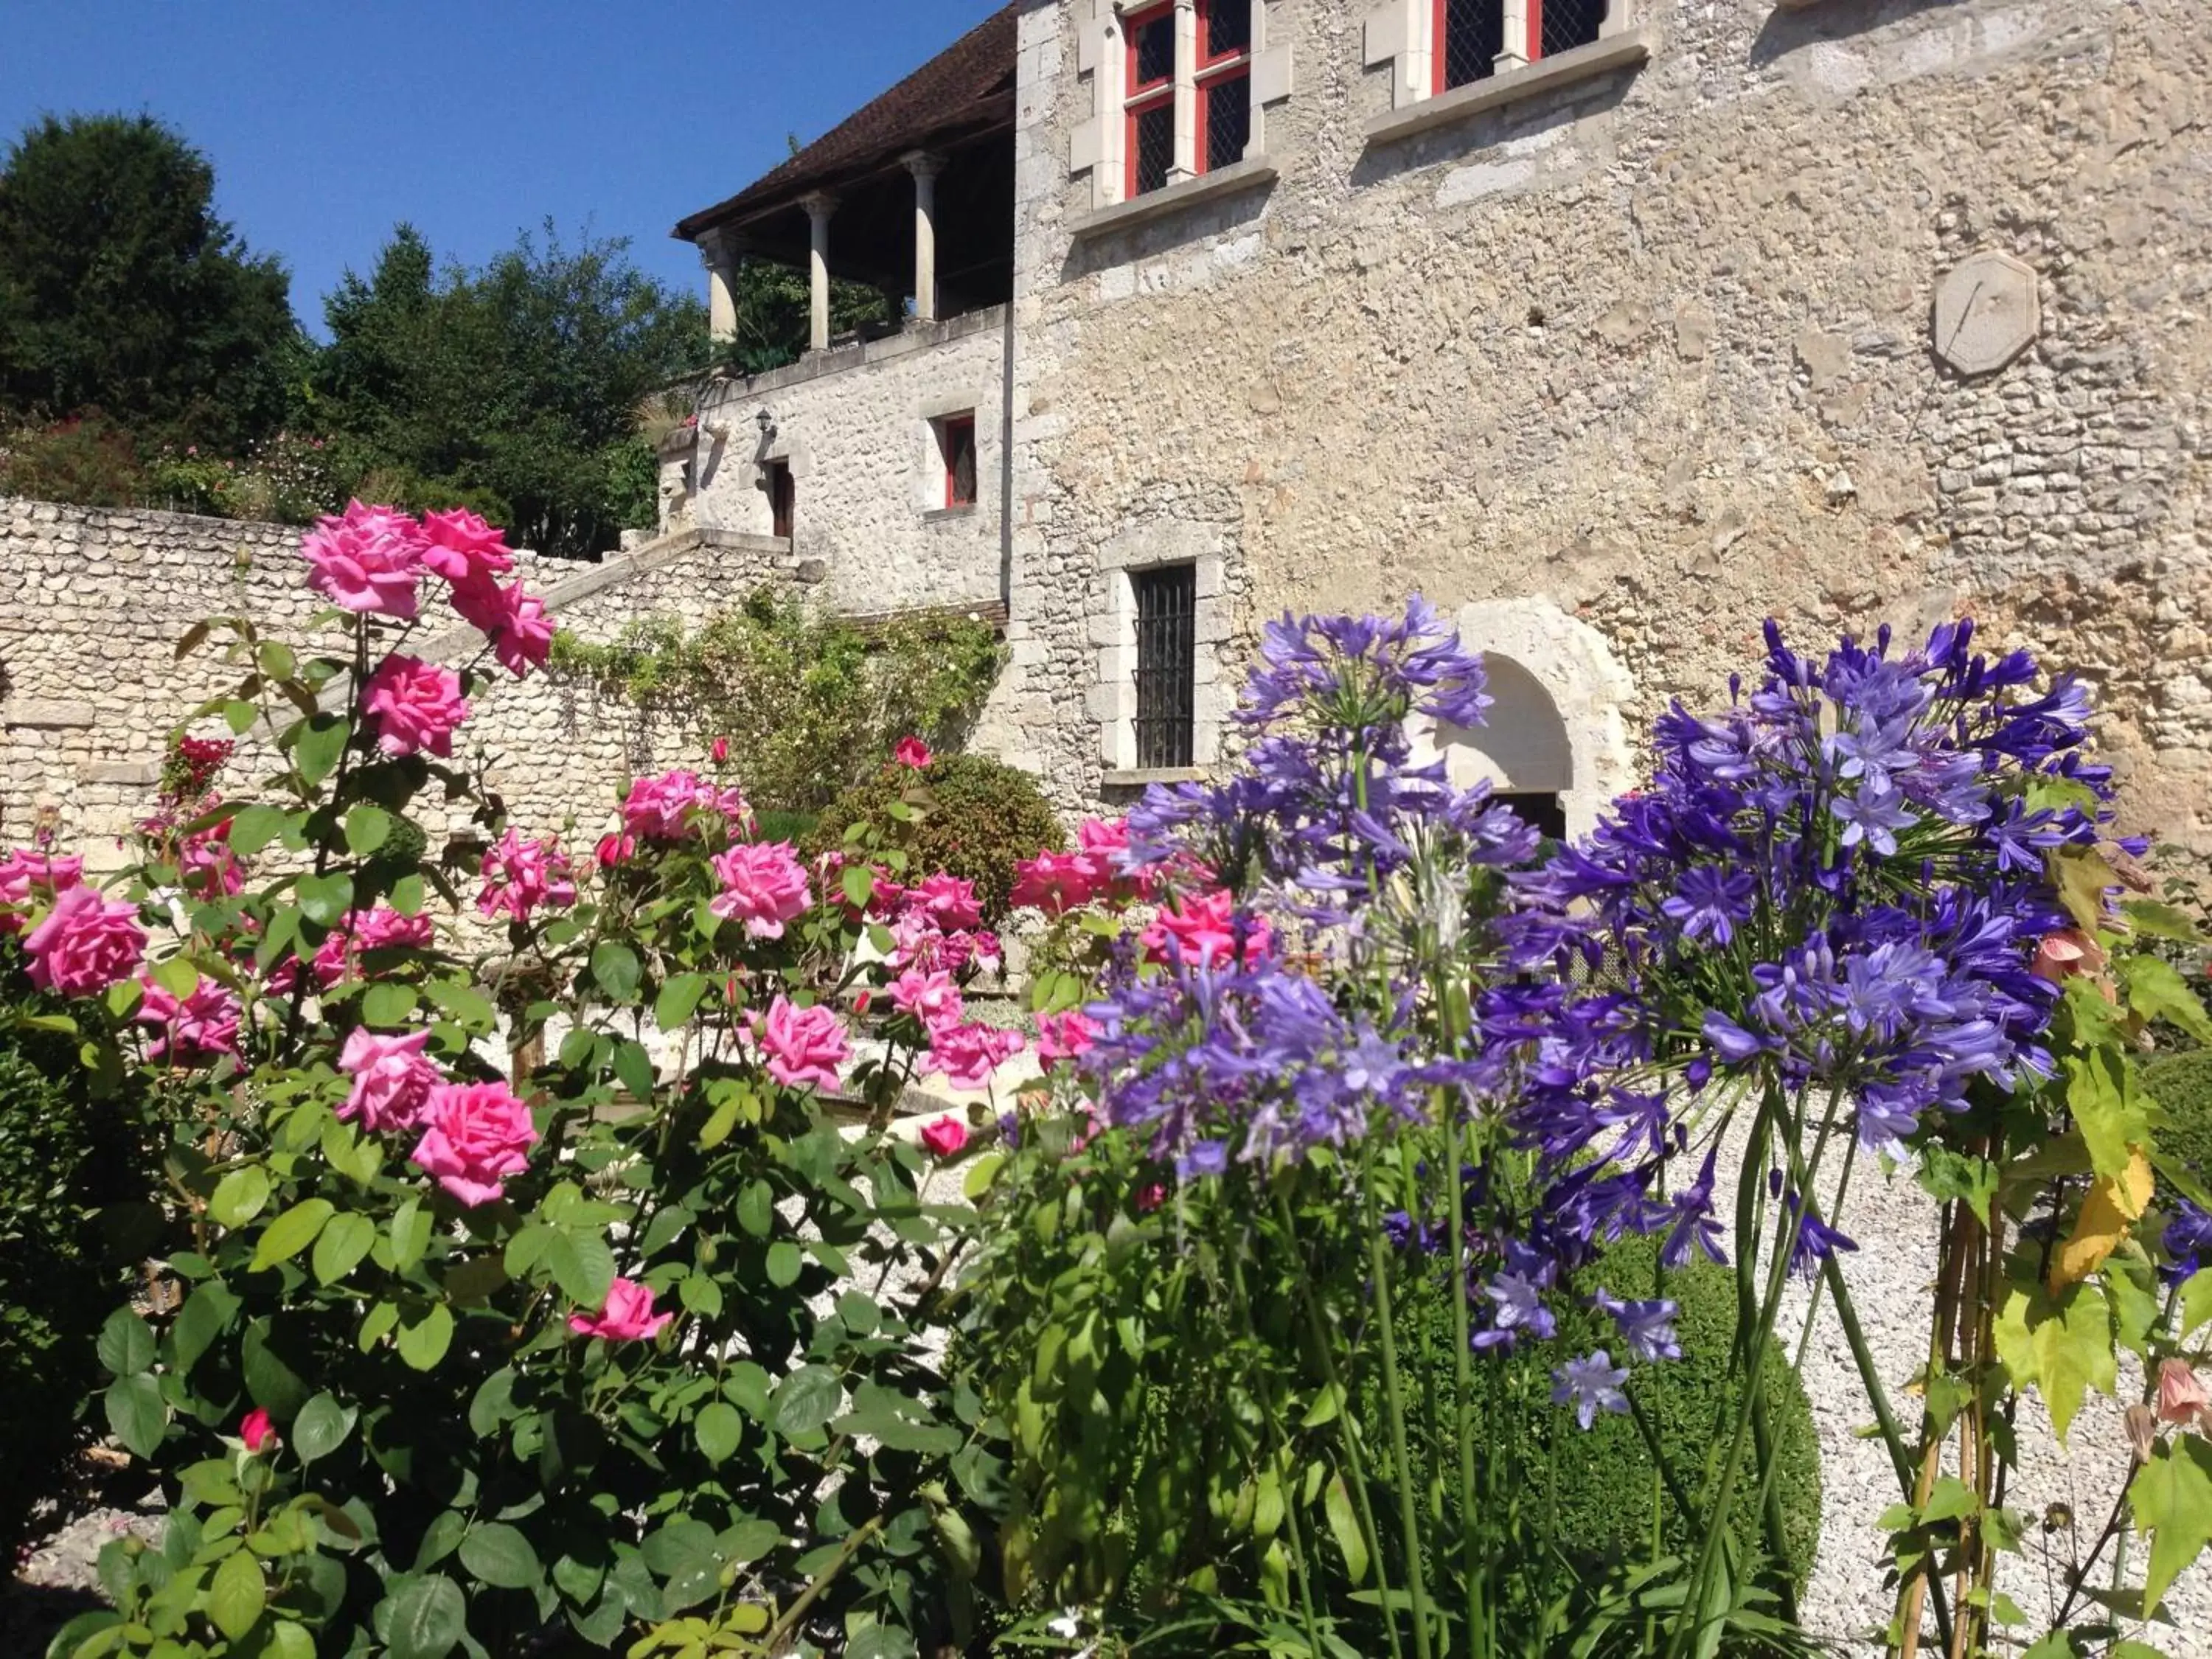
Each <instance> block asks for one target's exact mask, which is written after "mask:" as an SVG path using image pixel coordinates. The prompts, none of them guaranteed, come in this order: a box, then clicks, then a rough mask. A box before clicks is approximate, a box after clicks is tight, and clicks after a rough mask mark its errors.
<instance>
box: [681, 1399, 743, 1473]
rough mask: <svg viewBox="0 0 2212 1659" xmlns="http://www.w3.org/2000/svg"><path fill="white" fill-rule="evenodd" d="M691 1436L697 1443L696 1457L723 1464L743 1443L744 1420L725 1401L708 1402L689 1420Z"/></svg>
mask: <svg viewBox="0 0 2212 1659" xmlns="http://www.w3.org/2000/svg"><path fill="white" fill-rule="evenodd" d="M691 1433H692V1435H693V1437H695V1438H696V1439H697V1441H698V1442H699V1455H701V1456H702V1457H703V1458H705V1459H706V1460H707V1461H708V1462H709V1463H713V1464H716V1465H720V1464H722V1463H726V1462H729V1460H730V1459H731V1458H732V1457H733V1456H734V1455H736V1454H737V1449H738V1447H739V1446H740V1445H742V1444H743V1443H744V1437H745V1419H744V1418H743V1417H741V1416H739V1415H738V1408H737V1407H735V1406H732V1405H730V1404H729V1403H728V1402H727V1401H720V1400H713V1401H708V1403H707V1404H706V1405H705V1406H703V1407H701V1408H700V1411H699V1415H698V1416H696V1417H695V1418H693V1419H691Z"/></svg>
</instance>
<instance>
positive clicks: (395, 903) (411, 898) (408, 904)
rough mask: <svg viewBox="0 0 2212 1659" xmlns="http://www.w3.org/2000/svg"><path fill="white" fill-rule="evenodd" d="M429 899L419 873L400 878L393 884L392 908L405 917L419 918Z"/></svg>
mask: <svg viewBox="0 0 2212 1659" xmlns="http://www.w3.org/2000/svg"><path fill="white" fill-rule="evenodd" d="M428 897H429V893H428V889H427V887H426V885H425V884H424V882H423V880H422V876H421V875H420V874H419V873H417V874H414V875H406V876H402V877H400V878H399V879H398V880H397V881H395V882H393V883H392V908H393V909H395V910H397V911H398V912H399V914H400V915H403V916H419V915H422V905H423V903H424V902H425V901H426V900H427V899H428Z"/></svg>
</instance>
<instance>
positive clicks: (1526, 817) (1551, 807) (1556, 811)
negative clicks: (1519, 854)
mask: <svg viewBox="0 0 2212 1659" xmlns="http://www.w3.org/2000/svg"><path fill="white" fill-rule="evenodd" d="M1492 799H1495V800H1496V801H1498V804H1499V805H1503V806H1510V807H1511V808H1512V809H1513V811H1515V812H1516V814H1517V815H1518V816H1519V817H1520V819H1521V821H1522V823H1526V824H1530V825H1533V826H1534V829H1535V831H1536V833H1537V834H1538V835H1540V836H1543V837H1544V838H1545V839H1547V841H1565V839H1566V838H1567V809H1566V808H1565V806H1564V805H1561V804H1560V801H1559V797H1558V796H1557V795H1547V794H1540V793H1533V792H1531V793H1525V794H1511V795H1508V794H1500V795H1497V796H1494V797H1492Z"/></svg>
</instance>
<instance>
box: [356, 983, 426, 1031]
mask: <svg viewBox="0 0 2212 1659" xmlns="http://www.w3.org/2000/svg"><path fill="white" fill-rule="evenodd" d="M414 1012H415V987H413V986H411V985H402V984H400V983H398V981H394V980H383V981H379V982H378V983H376V984H374V985H372V986H370V987H368V990H367V991H366V992H365V993H363V994H362V999H361V1018H362V1024H365V1025H369V1026H374V1028H375V1029H377V1030H380V1031H392V1030H398V1028H399V1027H400V1026H403V1025H404V1024H406V1023H407V1022H408V1019H409V1018H410V1017H411V1016H412V1015H413V1014H414Z"/></svg>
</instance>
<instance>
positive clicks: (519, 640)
mask: <svg viewBox="0 0 2212 1659" xmlns="http://www.w3.org/2000/svg"><path fill="white" fill-rule="evenodd" d="M453 609H454V610H456V611H459V612H460V613H461V617H462V620H463V621H465V622H466V623H468V624H469V625H470V626H471V627H472V628H474V629H476V630H477V632H478V633H480V634H482V635H483V636H484V637H485V638H486V639H488V640H489V641H491V648H492V654H493V655H495V656H496V657H497V658H498V659H500V661H501V663H502V664H504V665H506V668H507V672H508V673H510V674H512V675H513V676H514V678H517V679H521V678H525V677H526V675H527V674H528V673H529V672H530V671H531V670H532V669H533V668H543V667H544V665H545V659H546V658H548V657H549V656H550V655H551V654H552V653H553V624H552V623H551V622H550V620H549V619H548V617H547V613H546V610H545V601H544V600H543V599H539V598H538V596H537V595H536V594H534V593H529V592H524V591H523V586H522V584H521V583H520V582H519V581H517V582H511V583H509V584H508V585H507V586H505V587H501V586H500V585H499V584H498V583H497V582H495V581H493V580H491V579H490V578H489V577H483V578H481V579H476V580H470V581H467V582H462V583H458V584H456V585H455V586H454V588H453Z"/></svg>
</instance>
